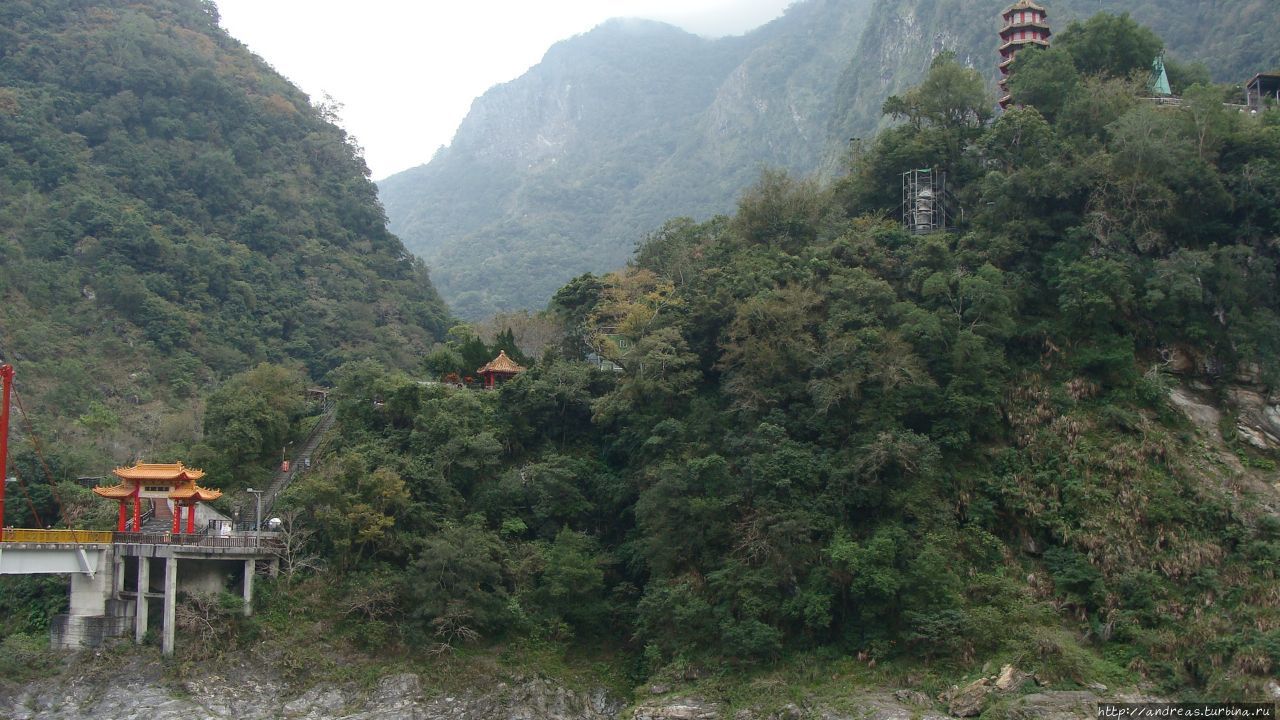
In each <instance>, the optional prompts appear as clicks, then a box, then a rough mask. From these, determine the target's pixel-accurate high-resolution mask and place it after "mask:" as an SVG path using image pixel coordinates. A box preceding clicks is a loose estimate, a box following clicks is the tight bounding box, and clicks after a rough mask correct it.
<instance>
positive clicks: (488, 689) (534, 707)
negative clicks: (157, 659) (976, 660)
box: [0, 658, 1138, 720]
mask: <svg viewBox="0 0 1280 720" xmlns="http://www.w3.org/2000/svg"><path fill="white" fill-rule="evenodd" d="M83 665H84V667H83V668H81V667H79V666H72V667H71V668H70V669H69V670H67V671H64V672H62V673H59V674H58V676H56V677H51V678H48V679H45V680H40V681H35V682H32V683H29V684H26V685H21V686H9V687H4V688H0V717H2V718H6V719H8V720H193V719H198V720H223V719H224V718H225V719H232V718H234V719H235V720H274V719H276V718H286V719H293V718H296V719H298V720H446V719H448V720H722V719H723V720H944V719H945V718H948V717H966V716H974V715H977V714H978V713H980V712H982V711H983V710H991V711H992V712H991V713H990V714H991V715H996V716H998V717H1002V718H1007V719H1008V720H1032V719H1033V718H1034V719H1036V720H1040V719H1046V718H1047V719H1048V720H1069V719H1074V718H1092V717H1094V707H1095V705H1096V703H1097V702H1098V701H1099V700H1100V699H1109V700H1134V699H1138V698H1137V697H1136V696H1134V695H1129V694H1112V693H1109V692H1108V691H1107V689H1106V688H1104V687H1102V686H1095V687H1094V688H1091V689H1089V690H1082V691H1040V689H1039V688H1036V687H1035V685H1034V680H1033V679H1031V678H1029V677H1027V676H1020V675H1018V674H1017V673H1016V671H1014V672H1013V673H1012V674H1011V673H1010V672H1008V671H1007V670H1008V669H1006V671H1003V672H1001V673H1000V674H999V675H993V676H992V677H990V678H980V679H978V680H976V681H974V682H973V683H971V684H969V685H966V686H965V687H957V688H952V689H951V690H950V691H948V692H946V693H943V694H942V695H941V696H939V697H930V696H929V695H927V694H925V693H922V692H919V691H916V690H909V689H897V690H880V689H866V690H865V691H861V692H859V691H854V692H850V693H849V694H848V695H846V696H845V697H844V699H843V700H842V701H841V702H840V703H839V707H835V706H828V705H826V704H823V703H821V702H817V701H814V702H797V703H788V704H784V705H781V706H780V707H778V706H775V707H771V708H767V709H762V708H733V707H730V706H729V705H727V704H725V703H722V702H719V701H717V700H715V699H708V698H704V697H699V696H697V695H691V694H682V693H680V692H679V690H674V691H673V690H671V689H670V688H667V687H661V686H659V687H655V688H649V689H648V690H646V691H645V692H644V693H642V694H643V697H641V698H639V699H638V700H636V701H634V702H632V701H630V700H629V699H626V698H620V697H617V696H616V695H614V694H611V693H610V692H608V691H606V690H604V689H602V688H600V689H586V690H583V689H571V688H569V687H566V686H565V685H563V684H561V683H558V682H556V681H554V680H551V679H548V678H544V677H541V676H521V675H513V676H511V677H508V678H506V679H503V680H500V679H486V680H483V681H477V682H476V683H475V684H474V685H472V686H471V687H469V688H467V689H466V690H464V691H460V692H442V691H439V690H435V689H428V688H427V687H426V686H425V684H424V682H423V681H422V679H421V678H420V677H419V676H418V675H415V674H412V673H397V674H390V675H386V676H384V677H382V678H380V679H378V680H377V681H376V682H373V683H372V684H370V685H368V686H359V685H357V684H355V683H326V682H321V683H316V684H312V685H310V686H308V687H305V688H304V687H300V686H295V685H291V684H289V683H286V682H284V681H281V680H278V679H274V678H272V677H271V674H270V671H269V670H264V669H263V668H247V667H246V668H241V669H240V670H237V671H225V672H223V673H221V674H218V673H209V674H206V675H203V676H200V677H196V678H194V679H189V680H185V681H176V680H172V679H168V678H166V677H164V676H163V673H162V672H161V671H160V669H159V668H158V666H157V665H156V664H155V663H154V662H147V661H145V660H144V659H141V658H140V659H137V660H135V661H131V662H126V663H124V664H123V665H115V666H113V667H111V668H110V669H109V670H107V671H103V669H102V668H94V666H93V663H92V662H89V663H84V664H83Z"/></svg>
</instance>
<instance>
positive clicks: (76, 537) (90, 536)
mask: <svg viewBox="0 0 1280 720" xmlns="http://www.w3.org/2000/svg"><path fill="white" fill-rule="evenodd" d="M113 534H114V533H111V532H103V531H99V530H24V529H20V528H5V529H4V535H3V537H2V538H0V541H3V542H14V543H46V544H49V543H60V544H75V543H82V544H88V545H110V544H111V542H112V535H113Z"/></svg>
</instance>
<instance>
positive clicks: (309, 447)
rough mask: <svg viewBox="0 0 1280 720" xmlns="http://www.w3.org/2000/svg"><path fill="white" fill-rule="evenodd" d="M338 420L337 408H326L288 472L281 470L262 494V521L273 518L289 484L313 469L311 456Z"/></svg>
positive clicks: (291, 462) (290, 464) (295, 454)
mask: <svg viewBox="0 0 1280 720" xmlns="http://www.w3.org/2000/svg"><path fill="white" fill-rule="evenodd" d="M336 419H337V408H336V407H335V406H333V405H329V406H328V407H326V408H325V411H324V414H323V415H321V416H320V421H319V422H317V423H316V426H315V427H314V428H312V429H311V434H310V435H308V436H307V439H306V440H305V441H303V443H302V447H300V448H298V451H297V452H295V453H294V455H293V457H292V458H291V459H290V460H289V469H288V471H285V470H283V469H282V470H280V472H277V473H276V476H275V479H274V480H272V481H271V487H269V488H267V491H266V492H264V493H263V494H262V521H263V522H264V523H265V522H266V521H267V518H269V517H271V510H272V509H273V508H274V507H275V504H276V498H277V497H279V496H280V493H282V492H284V490H285V488H287V487H289V483H291V482H293V479H294V478H295V477H297V476H299V475H302V474H304V473H306V472H308V471H310V469H311V456H312V455H314V454H315V452H316V450H317V449H319V447H320V443H321V442H322V441H323V440H324V435H325V433H327V432H329V429H330V428H332V427H333V423H334V420H336Z"/></svg>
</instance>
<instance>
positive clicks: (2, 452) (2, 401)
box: [0, 365, 13, 527]
mask: <svg viewBox="0 0 1280 720" xmlns="http://www.w3.org/2000/svg"><path fill="white" fill-rule="evenodd" d="M0 384H3V386H4V391H3V394H4V397H3V398H0V527H3V526H4V491H5V485H6V484H7V483H8V480H9V393H10V392H12V390H13V366H12V365H0Z"/></svg>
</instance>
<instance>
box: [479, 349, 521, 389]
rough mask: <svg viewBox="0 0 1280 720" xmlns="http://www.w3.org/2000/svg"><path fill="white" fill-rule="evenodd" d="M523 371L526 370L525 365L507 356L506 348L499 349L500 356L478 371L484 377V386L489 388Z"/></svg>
mask: <svg viewBox="0 0 1280 720" xmlns="http://www.w3.org/2000/svg"><path fill="white" fill-rule="evenodd" d="M522 372H524V366H523V365H519V364H517V363H516V361H515V360H512V359H511V358H509V357H507V351H506V350H500V351H498V357H496V358H494V359H493V360H491V361H489V362H488V363H487V364H485V366H484V367H482V368H480V369H479V370H477V371H476V373H477V374H479V375H480V376H481V377H483V378H484V386H485V387H487V388H491V387H493V386H494V384H495V383H496V382H506V381H507V380H510V379H511V378H513V377H515V376H516V375H519V374H520V373H522Z"/></svg>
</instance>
